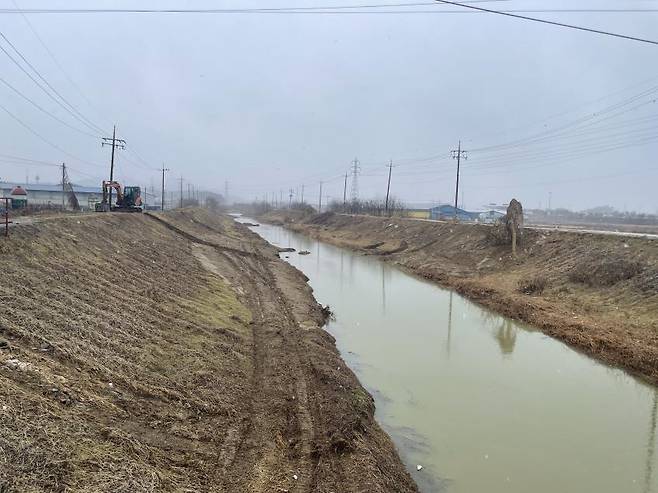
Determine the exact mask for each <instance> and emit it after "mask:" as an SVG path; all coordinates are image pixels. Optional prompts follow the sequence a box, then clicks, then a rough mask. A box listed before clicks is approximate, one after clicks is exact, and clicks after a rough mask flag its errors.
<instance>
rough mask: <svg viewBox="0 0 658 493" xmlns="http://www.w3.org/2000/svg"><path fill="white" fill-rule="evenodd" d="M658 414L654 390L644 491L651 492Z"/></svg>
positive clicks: (657, 400) (657, 401) (655, 391)
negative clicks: (657, 418)
mask: <svg viewBox="0 0 658 493" xmlns="http://www.w3.org/2000/svg"><path fill="white" fill-rule="evenodd" d="M657 415H658V390H654V391H653V408H652V409H651V418H650V420H649V441H648V443H647V465H646V467H645V472H644V493H650V492H651V491H652V490H651V484H652V482H651V478H652V476H653V467H654V466H655V461H654V453H655V451H656V417H657Z"/></svg>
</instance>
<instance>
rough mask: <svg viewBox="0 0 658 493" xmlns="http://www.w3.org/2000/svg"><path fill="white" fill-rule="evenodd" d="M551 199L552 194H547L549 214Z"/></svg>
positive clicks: (549, 211)
mask: <svg viewBox="0 0 658 493" xmlns="http://www.w3.org/2000/svg"><path fill="white" fill-rule="evenodd" d="M552 198H553V192H548V213H549V214H550V213H551V199H552Z"/></svg>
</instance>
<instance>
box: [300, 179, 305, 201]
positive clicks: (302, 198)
mask: <svg viewBox="0 0 658 493" xmlns="http://www.w3.org/2000/svg"><path fill="white" fill-rule="evenodd" d="M300 202H301V203H302V204H303V203H304V184H303V183H302V197H301V200H300Z"/></svg>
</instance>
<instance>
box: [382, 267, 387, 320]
mask: <svg viewBox="0 0 658 493" xmlns="http://www.w3.org/2000/svg"><path fill="white" fill-rule="evenodd" d="M381 264H382V315H386V264H384V262H382V263H381Z"/></svg>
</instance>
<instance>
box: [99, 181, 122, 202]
mask: <svg viewBox="0 0 658 493" xmlns="http://www.w3.org/2000/svg"><path fill="white" fill-rule="evenodd" d="M110 189H114V190H116V192H117V203H118V204H120V203H121V202H123V187H122V186H121V183H119V182H118V181H106V180H103V202H105V203H107V201H108V196H109V191H110Z"/></svg>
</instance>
